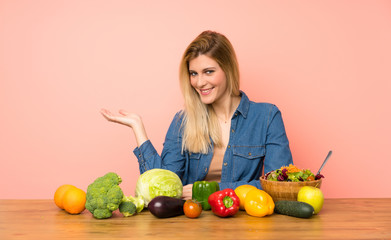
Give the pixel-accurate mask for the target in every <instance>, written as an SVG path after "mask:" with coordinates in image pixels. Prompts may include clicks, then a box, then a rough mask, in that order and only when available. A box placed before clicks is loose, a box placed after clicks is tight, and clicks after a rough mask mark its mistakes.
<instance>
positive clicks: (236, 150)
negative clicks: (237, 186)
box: [232, 146, 265, 181]
mask: <svg viewBox="0 0 391 240" xmlns="http://www.w3.org/2000/svg"><path fill="white" fill-rule="evenodd" d="M232 154H233V159H232V162H233V172H232V174H233V180H234V181H252V180H254V179H259V176H260V175H261V173H262V166H263V159H264V157H265V147H264V146H234V147H233V149H232Z"/></svg>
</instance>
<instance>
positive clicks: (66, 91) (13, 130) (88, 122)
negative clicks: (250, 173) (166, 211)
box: [0, 0, 391, 199]
mask: <svg viewBox="0 0 391 240" xmlns="http://www.w3.org/2000/svg"><path fill="white" fill-rule="evenodd" d="M206 29H212V30H216V31H219V32H221V33H224V34H225V35H226V36H227V37H228V38H229V39H230V40H231V42H232V43H233V45H234V47H235V49H236V52H237V55H238V58H239V62H240V68H241V77H242V85H241V89H242V90H243V91H245V92H246V93H247V94H248V96H249V97H250V98H251V99H252V100H254V101H263V102H271V103H274V104H276V105H277V106H278V107H279V108H280V109H281V111H282V114H283V118H284V121H285V126H286V130H287V134H288V138H289V140H290V144H291V149H292V153H293V157H294V161H295V164H296V165H297V166H298V167H301V168H309V169H311V170H312V171H314V172H316V171H317V170H318V168H319V167H320V165H321V163H322V161H323V159H324V158H325V156H326V154H327V152H328V151H329V150H333V156H332V157H331V159H330V160H329V162H328V164H327V165H326V167H325V168H324V170H323V174H324V175H325V176H326V178H325V180H324V184H323V186H322V190H323V192H324V194H325V196H326V197H327V198H346V197H391V188H390V185H389V184H386V183H387V182H389V181H390V180H389V179H390V177H389V174H390V170H389V169H390V168H391V161H390V160H391V151H390V148H391V141H390V140H391V137H390V135H391V127H390V123H391V108H390V106H389V104H390V103H391V97H390V95H389V93H390V90H391V71H390V69H391V44H390V43H391V2H390V1H369V0H368V1H340V0H338V1H290V0H289V1H288V0H287V1H256V0H254V1H249V0H241V1H226V0H220V1H210V0H198V1H183V0H178V1H97V0H90V1H79V0H73V1H72V0H71V1H68V0H67V1H65V0H64V1H52V0H34V1H21V0H1V1H0V110H1V112H0V116H1V117H0V123H1V124H0V159H1V168H0V178H1V179H0V184H1V190H0V198H3V199H7V198H8V199H9V198H52V197H53V194H54V191H55V190H56V188H57V187H58V186H60V185H62V184H65V183H68V184H73V185H75V186H78V187H80V188H82V189H84V190H86V188H87V186H88V184H89V183H91V182H92V181H93V180H94V179H95V178H96V177H98V176H101V175H103V174H105V173H106V172H109V171H114V172H117V173H118V174H119V175H121V176H122V178H123V183H122V185H121V186H122V188H123V190H124V192H125V194H127V195H129V194H134V188H135V184H136V181H137V177H138V175H139V171H138V163H137V161H136V158H135V156H134V155H133V153H132V150H133V148H134V147H135V146H136V143H135V139H134V137H133V135H132V134H131V130H130V129H128V128H126V127H124V126H120V125H116V124H113V123H109V122H107V121H106V120H105V119H104V118H103V117H102V116H101V115H100V113H99V109H100V108H102V107H105V108H109V109H111V110H113V111H117V110H118V109H120V108H124V109H127V110H129V111H134V112H137V113H139V114H140V115H141V116H142V117H143V119H144V121H145V126H146V129H147V132H148V136H149V138H150V139H151V141H152V142H153V143H154V145H155V146H156V148H157V150H158V151H159V152H160V151H161V149H162V143H163V140H164V136H165V134H166V131H167V128H168V125H169V123H170V122H171V119H172V117H173V116H174V114H175V113H176V112H177V111H178V110H179V109H180V108H181V107H182V103H183V102H182V95H181V93H180V90H179V86H178V77H177V75H178V66H179V60H180V58H181V55H182V53H183V51H184V49H185V47H186V46H187V45H188V44H189V43H190V41H191V40H193V39H194V38H195V37H196V36H197V35H198V34H199V33H200V32H201V31H203V30H206Z"/></svg>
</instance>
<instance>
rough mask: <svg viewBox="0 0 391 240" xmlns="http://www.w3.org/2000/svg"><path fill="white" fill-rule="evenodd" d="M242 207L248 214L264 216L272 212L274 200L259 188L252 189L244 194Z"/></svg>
mask: <svg viewBox="0 0 391 240" xmlns="http://www.w3.org/2000/svg"><path fill="white" fill-rule="evenodd" d="M244 209H245V210H246V213H247V214H248V215H251V216H254V217H264V216H266V215H271V214H273V212H274V201H273V199H272V197H271V196H270V195H269V194H268V193H267V192H265V191H263V190H260V189H252V190H250V191H249V192H248V193H247V195H246V198H245V200H244Z"/></svg>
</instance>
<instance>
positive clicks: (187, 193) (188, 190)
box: [182, 184, 193, 200]
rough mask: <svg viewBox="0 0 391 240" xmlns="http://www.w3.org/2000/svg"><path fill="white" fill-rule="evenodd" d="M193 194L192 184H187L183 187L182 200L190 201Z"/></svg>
mask: <svg viewBox="0 0 391 240" xmlns="http://www.w3.org/2000/svg"><path fill="white" fill-rule="evenodd" d="M192 193H193V184H187V185H185V186H183V192H182V199H184V200H188V199H191V197H192Z"/></svg>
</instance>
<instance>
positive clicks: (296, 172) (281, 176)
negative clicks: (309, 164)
mask: <svg viewBox="0 0 391 240" xmlns="http://www.w3.org/2000/svg"><path fill="white" fill-rule="evenodd" d="M321 178H324V176H323V175H322V174H317V175H314V174H313V173H312V172H311V170H309V169H299V168H297V167H296V166H295V165H292V164H289V166H283V167H281V168H279V169H276V170H274V171H271V172H268V173H266V174H265V177H264V179H266V180H269V181H285V182H305V181H315V180H319V179H321Z"/></svg>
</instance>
